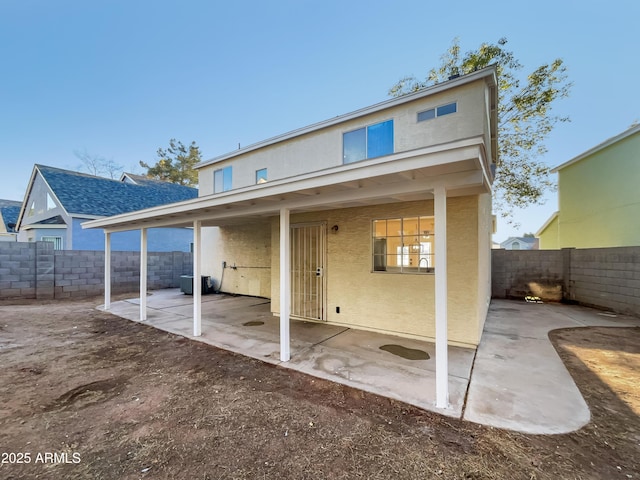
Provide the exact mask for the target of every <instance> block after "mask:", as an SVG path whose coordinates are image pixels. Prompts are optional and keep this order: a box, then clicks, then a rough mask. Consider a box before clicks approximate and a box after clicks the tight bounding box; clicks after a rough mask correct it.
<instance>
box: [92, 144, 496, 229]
mask: <svg viewBox="0 0 640 480" xmlns="http://www.w3.org/2000/svg"><path fill="white" fill-rule="evenodd" d="M487 165H488V162H487V159H486V157H485V148H484V144H483V139H482V137H481V136H480V137H474V138H470V139H465V140H461V141H457V142H451V143H447V144H441V145H436V146H430V147H426V148H421V149H418V150H413V151H409V152H402V153H397V154H394V155H389V156H386V157H382V158H377V159H372V160H365V161H362V162H358V163H354V164H349V165H340V166H338V167H334V168H330V169H326V170H322V171H319V172H313V173H310V174H305V175H300V176H297V177H291V178H285V179H281V180H276V181H272V182H268V183H265V184H261V185H252V186H250V187H245V188H240V189H235V190H231V191H228V192H223V193H218V194H214V195H209V196H204V197H199V198H197V199H193V200H187V201H184V202H180V203H174V204H169V205H164V206H160V207H154V208H150V209H146V210H140V211H137V212H130V213H126V214H122V215H117V216H113V217H107V218H102V219H98V220H92V221H89V222H85V223H83V225H82V226H83V228H102V229H104V230H105V231H106V232H117V231H125V230H136V229H140V228H154V227H192V226H193V224H194V221H201V222H202V226H216V225H230V224H235V223H247V222H251V221H259V220H261V219H264V218H266V217H270V216H274V215H278V214H279V212H280V209H282V208H287V209H290V211H291V212H292V213H295V212H305V211H313V210H327V209H334V208H347V207H357V206H363V205H374V204H384V203H395V202H404V201H415V200H426V199H431V198H433V188H434V187H435V186H437V185H440V186H444V187H445V188H446V190H447V196H460V195H469V194H477V193H484V192H490V191H491V188H490V184H491V177H490V176H491V173H490V172H489V171H488V168H487Z"/></svg>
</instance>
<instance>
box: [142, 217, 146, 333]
mask: <svg viewBox="0 0 640 480" xmlns="http://www.w3.org/2000/svg"><path fill="white" fill-rule="evenodd" d="M146 319H147V229H146V228H143V229H141V230H140V321H141V322H144V321H145V320H146Z"/></svg>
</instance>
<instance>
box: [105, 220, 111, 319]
mask: <svg viewBox="0 0 640 480" xmlns="http://www.w3.org/2000/svg"><path fill="white" fill-rule="evenodd" d="M110 308H111V233H110V232H104V309H105V310H109V309H110Z"/></svg>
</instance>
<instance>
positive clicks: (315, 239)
mask: <svg viewBox="0 0 640 480" xmlns="http://www.w3.org/2000/svg"><path fill="white" fill-rule="evenodd" d="M326 231H327V228H326V224H325V223H305V224H299V225H292V226H291V315H293V316H295V317H300V318H307V319H312V320H326V308H325V305H326V299H325V291H326V281H325V272H324V268H325V259H326Z"/></svg>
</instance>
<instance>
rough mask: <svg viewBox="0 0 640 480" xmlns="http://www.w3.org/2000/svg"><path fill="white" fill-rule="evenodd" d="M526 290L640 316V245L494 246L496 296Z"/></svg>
mask: <svg viewBox="0 0 640 480" xmlns="http://www.w3.org/2000/svg"><path fill="white" fill-rule="evenodd" d="M526 295H535V296H539V297H541V298H542V299H543V300H548V301H568V302H575V303H579V304H582V305H587V306H592V307H598V308H604V309H607V310H612V311H614V312H618V313H624V314H628V315H636V316H640V247H614V248H588V249H574V248H566V249H562V250H529V251H517V250H493V251H492V296H493V297H494V298H523V297H524V296H526Z"/></svg>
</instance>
